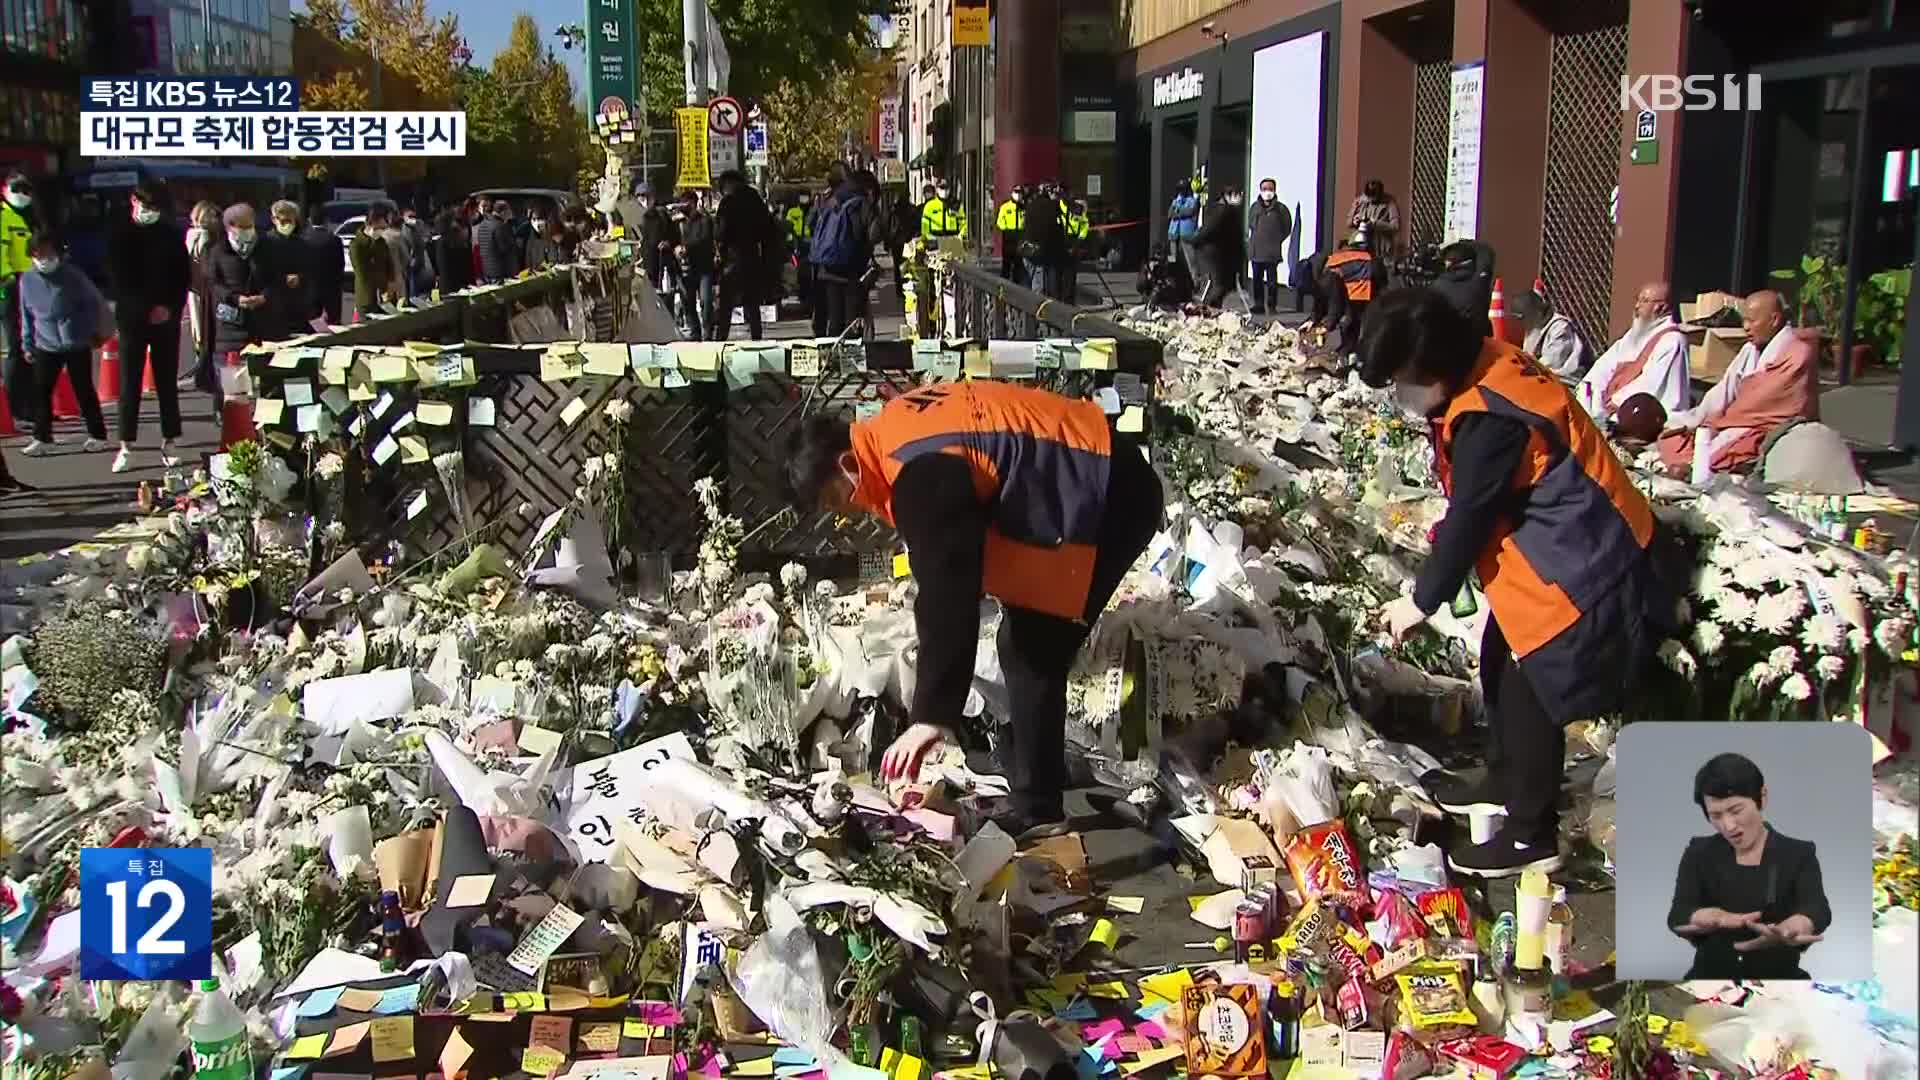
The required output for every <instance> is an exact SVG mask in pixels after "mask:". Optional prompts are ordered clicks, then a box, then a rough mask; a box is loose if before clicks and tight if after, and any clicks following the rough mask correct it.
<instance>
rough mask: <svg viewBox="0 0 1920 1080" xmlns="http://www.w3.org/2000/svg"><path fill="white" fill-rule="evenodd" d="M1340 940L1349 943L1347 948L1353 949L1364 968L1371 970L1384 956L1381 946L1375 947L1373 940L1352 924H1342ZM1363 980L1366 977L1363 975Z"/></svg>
mask: <svg viewBox="0 0 1920 1080" xmlns="http://www.w3.org/2000/svg"><path fill="white" fill-rule="evenodd" d="M1340 940H1342V941H1344V942H1346V943H1347V947H1348V948H1349V949H1352V950H1353V952H1354V955H1356V956H1358V957H1359V958H1360V962H1361V964H1362V965H1363V966H1364V967H1368V968H1370V967H1372V966H1373V965H1374V964H1377V963H1379V962H1380V957H1381V956H1382V955H1384V954H1383V953H1382V952H1381V950H1380V946H1378V945H1375V944H1374V943H1373V939H1372V938H1370V937H1368V936H1367V932H1366V931H1365V930H1362V929H1361V928H1359V927H1357V926H1355V925H1353V924H1352V923H1349V922H1342V923H1341V924H1340ZM1361 978H1363V979H1364V978H1365V975H1362V976H1361Z"/></svg>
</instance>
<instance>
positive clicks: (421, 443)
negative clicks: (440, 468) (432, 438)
mask: <svg viewBox="0 0 1920 1080" xmlns="http://www.w3.org/2000/svg"><path fill="white" fill-rule="evenodd" d="M400 460H401V461H404V462H406V463H407V464H409V465H417V464H420V463H422V462H426V461H430V460H432V457H431V455H429V454H428V453H427V440H425V439H423V438H421V437H420V436H418V435H402V436H401V437H400Z"/></svg>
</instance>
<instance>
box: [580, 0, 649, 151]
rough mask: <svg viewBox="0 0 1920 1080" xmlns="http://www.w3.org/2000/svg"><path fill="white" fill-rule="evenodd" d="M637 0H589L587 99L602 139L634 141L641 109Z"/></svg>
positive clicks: (597, 132) (596, 131)
mask: <svg viewBox="0 0 1920 1080" xmlns="http://www.w3.org/2000/svg"><path fill="white" fill-rule="evenodd" d="M637 37H638V35H637V34H635V33H634V29H633V0H587V100H588V101H589V102H590V103H591V104H592V109H591V112H592V114H593V117H592V118H593V122H594V124H595V128H596V130H595V134H597V135H599V136H600V137H601V139H602V141H614V142H630V141H632V139H633V130H634V119H633V118H634V116H635V114H637V113H638V112H639V111H640V105H639V98H640V61H639V54H638V50H637V49H636V47H635V46H636V40H635V39H636V38H637Z"/></svg>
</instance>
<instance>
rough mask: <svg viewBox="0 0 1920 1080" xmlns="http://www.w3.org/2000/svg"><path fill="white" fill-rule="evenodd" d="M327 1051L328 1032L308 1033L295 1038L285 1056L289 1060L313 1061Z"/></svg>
mask: <svg viewBox="0 0 1920 1080" xmlns="http://www.w3.org/2000/svg"><path fill="white" fill-rule="evenodd" d="M326 1052H327V1033H326V1032H324V1031H323V1032H321V1033H320V1034H318V1035H307V1036H303V1037H301V1038H298V1039H295V1040H293V1045H292V1046H289V1047H287V1052H286V1054H284V1055H283V1056H284V1057H285V1058H286V1059H287V1060H288V1061H312V1060H313V1059H315V1058H317V1057H319V1056H320V1055H321V1054H324V1053H326Z"/></svg>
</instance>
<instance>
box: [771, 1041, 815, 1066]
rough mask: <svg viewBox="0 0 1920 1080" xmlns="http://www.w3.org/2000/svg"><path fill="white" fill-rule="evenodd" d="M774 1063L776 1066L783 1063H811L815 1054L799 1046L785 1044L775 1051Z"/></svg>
mask: <svg viewBox="0 0 1920 1080" xmlns="http://www.w3.org/2000/svg"><path fill="white" fill-rule="evenodd" d="M773 1064H774V1067H775V1068H778V1067H779V1066H782V1065H811V1064H813V1055H812V1054H809V1053H807V1052H806V1051H805V1050H802V1049H800V1048H799V1047H797V1046H783V1047H781V1048H780V1049H778V1050H775V1051H774V1052H773Z"/></svg>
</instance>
